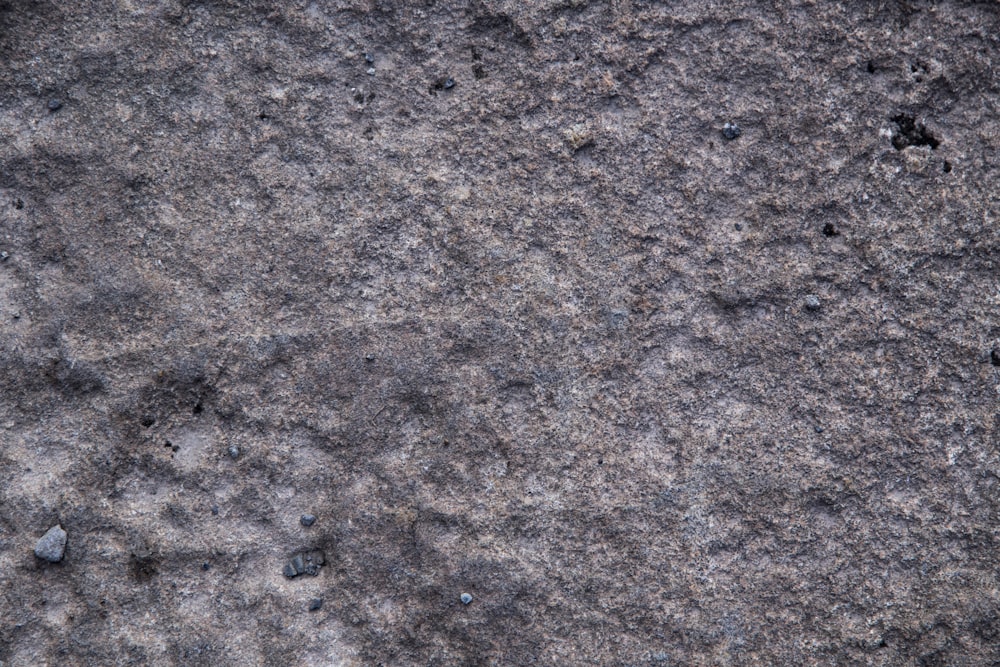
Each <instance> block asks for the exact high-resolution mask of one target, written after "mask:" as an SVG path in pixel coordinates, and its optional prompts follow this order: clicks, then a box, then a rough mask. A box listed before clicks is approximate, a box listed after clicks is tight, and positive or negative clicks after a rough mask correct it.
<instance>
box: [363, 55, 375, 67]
mask: <svg viewBox="0 0 1000 667" xmlns="http://www.w3.org/2000/svg"><path fill="white" fill-rule="evenodd" d="M365 62H366V63H368V64H369V65H370V64H372V63H373V62H375V54H373V53H366V54H365Z"/></svg>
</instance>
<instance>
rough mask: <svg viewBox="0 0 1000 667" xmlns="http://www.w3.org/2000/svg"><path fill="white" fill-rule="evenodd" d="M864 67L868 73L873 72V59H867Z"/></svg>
mask: <svg viewBox="0 0 1000 667" xmlns="http://www.w3.org/2000/svg"><path fill="white" fill-rule="evenodd" d="M866 69H867V70H868V73H869V74H874V73H875V61H874V60H869V61H868V66H867V68H866Z"/></svg>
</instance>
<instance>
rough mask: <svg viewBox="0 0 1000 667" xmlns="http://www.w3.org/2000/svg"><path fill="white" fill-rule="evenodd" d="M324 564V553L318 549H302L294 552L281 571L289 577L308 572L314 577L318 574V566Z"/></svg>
mask: <svg viewBox="0 0 1000 667" xmlns="http://www.w3.org/2000/svg"><path fill="white" fill-rule="evenodd" d="M325 564H326V554H324V553H323V552H322V551H320V550H319V549H317V550H315V551H303V552H302V553H298V554H295V555H294V556H293V557H292V559H291V560H290V561H288V562H287V563H285V567H284V568H282V570H281V571H282V573H283V574H284V575H285V576H286V577H288V578H289V579H291V578H293V577H297V576H299V575H300V574H308V575H310V576H313V577H315V576H316V575H317V574H319V568H321V567H322V566H323V565H325Z"/></svg>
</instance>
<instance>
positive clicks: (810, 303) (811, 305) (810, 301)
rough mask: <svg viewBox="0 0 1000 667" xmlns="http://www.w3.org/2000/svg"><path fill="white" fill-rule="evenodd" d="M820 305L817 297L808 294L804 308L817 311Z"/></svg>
mask: <svg viewBox="0 0 1000 667" xmlns="http://www.w3.org/2000/svg"><path fill="white" fill-rule="evenodd" d="M821 305H822V304H821V303H820V302H819V297H818V296H816V295H815V294H810V295H808V296H806V308H808V309H809V310H819V309H820V306H821Z"/></svg>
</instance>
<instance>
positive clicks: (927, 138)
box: [892, 113, 941, 151]
mask: <svg viewBox="0 0 1000 667" xmlns="http://www.w3.org/2000/svg"><path fill="white" fill-rule="evenodd" d="M892 122H894V123H895V124H896V126H897V127H898V128H899V130H898V131H897V132H896V134H894V135H893V137H892V146H893V148H895V149H896V150H897V151H901V150H903V149H904V148H906V147H907V146H930V147H931V149H935V148H937V147H938V146H939V145H940V144H941V142H940V141H939V140H938V139H937V137H935V136H934V135H933V134H931V133H930V132H929V131H928V130H927V128H926V127H924V124H923V123H921V122H918V121H917V120H916V119H915V118H914V117H913V116H911V115H909V114H905V113H901V114H897V115H895V116H893V117H892Z"/></svg>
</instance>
